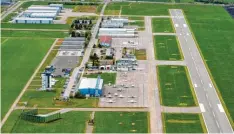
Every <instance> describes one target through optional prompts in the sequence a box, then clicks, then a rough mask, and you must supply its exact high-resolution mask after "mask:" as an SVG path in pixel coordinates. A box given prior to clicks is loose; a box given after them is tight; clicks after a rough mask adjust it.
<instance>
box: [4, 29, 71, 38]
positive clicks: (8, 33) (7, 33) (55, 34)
mask: <svg viewBox="0 0 234 134" xmlns="http://www.w3.org/2000/svg"><path fill="white" fill-rule="evenodd" d="M67 36H69V33H68V31H67V32H62V31H36V30H35V31H26V30H2V37H35V38H64V37H67Z"/></svg>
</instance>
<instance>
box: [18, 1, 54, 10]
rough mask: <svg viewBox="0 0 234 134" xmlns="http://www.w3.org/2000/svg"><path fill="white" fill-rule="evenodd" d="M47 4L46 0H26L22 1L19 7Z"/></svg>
mask: <svg viewBox="0 0 234 134" xmlns="http://www.w3.org/2000/svg"><path fill="white" fill-rule="evenodd" d="M48 4H49V2H48V1H27V2H24V3H23V4H22V5H21V6H20V7H19V8H23V9H26V8H28V7H30V6H31V5H48Z"/></svg>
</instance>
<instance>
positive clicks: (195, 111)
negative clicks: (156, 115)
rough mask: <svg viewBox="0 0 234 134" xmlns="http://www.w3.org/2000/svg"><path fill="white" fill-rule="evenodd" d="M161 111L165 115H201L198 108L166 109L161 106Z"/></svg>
mask: <svg viewBox="0 0 234 134" xmlns="http://www.w3.org/2000/svg"><path fill="white" fill-rule="evenodd" d="M161 111H162V112H165V113H201V110H200V107H167V106H161Z"/></svg>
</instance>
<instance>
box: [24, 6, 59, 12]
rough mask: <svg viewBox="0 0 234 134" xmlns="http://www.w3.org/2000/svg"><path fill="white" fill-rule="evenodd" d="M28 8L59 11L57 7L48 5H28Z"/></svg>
mask: <svg viewBox="0 0 234 134" xmlns="http://www.w3.org/2000/svg"><path fill="white" fill-rule="evenodd" d="M28 10H51V11H57V12H60V11H61V10H60V8H59V7H48V6H30V7H28Z"/></svg>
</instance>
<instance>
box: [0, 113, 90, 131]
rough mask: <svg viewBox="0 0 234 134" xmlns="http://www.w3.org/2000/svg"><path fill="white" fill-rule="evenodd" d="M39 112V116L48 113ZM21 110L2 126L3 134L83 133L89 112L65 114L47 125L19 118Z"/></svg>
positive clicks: (12, 114)
mask: <svg viewBox="0 0 234 134" xmlns="http://www.w3.org/2000/svg"><path fill="white" fill-rule="evenodd" d="M44 111H45V110H40V111H39V112H40V114H46V113H50V112H49V111H45V112H44ZM21 113H22V111H21V110H15V111H13V112H12V113H11V115H10V117H9V118H8V120H7V121H6V123H5V124H4V126H3V128H2V132H4V133H84V132H85V129H86V121H88V120H89V118H90V112H87V111H84V112H83V111H82V112H80V111H79V112H74V111H73V112H67V113H64V114H62V115H61V116H62V118H61V119H59V120H55V121H52V122H49V123H33V122H29V121H25V120H22V119H20V118H19V116H20V114H21Z"/></svg>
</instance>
